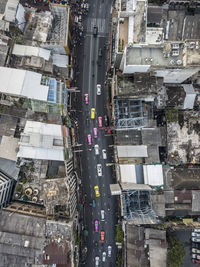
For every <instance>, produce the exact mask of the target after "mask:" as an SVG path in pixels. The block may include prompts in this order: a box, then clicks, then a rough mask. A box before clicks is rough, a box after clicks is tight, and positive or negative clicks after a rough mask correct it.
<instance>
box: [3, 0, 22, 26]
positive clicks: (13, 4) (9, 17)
mask: <svg viewBox="0 0 200 267" xmlns="http://www.w3.org/2000/svg"><path fill="white" fill-rule="evenodd" d="M18 4H19V0H8V2H7V4H6V9H5V17H4V20H6V21H9V22H13V23H14V22H15V16H16V11H17V6H18Z"/></svg>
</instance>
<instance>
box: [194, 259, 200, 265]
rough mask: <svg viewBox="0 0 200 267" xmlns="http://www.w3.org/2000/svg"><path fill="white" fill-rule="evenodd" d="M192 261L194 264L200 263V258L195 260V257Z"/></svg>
mask: <svg viewBox="0 0 200 267" xmlns="http://www.w3.org/2000/svg"><path fill="white" fill-rule="evenodd" d="M192 263H194V264H196V263H197V264H200V260H195V259H192Z"/></svg>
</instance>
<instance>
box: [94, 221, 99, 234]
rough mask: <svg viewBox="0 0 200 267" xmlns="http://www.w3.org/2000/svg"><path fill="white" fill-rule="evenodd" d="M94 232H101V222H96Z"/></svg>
mask: <svg viewBox="0 0 200 267" xmlns="http://www.w3.org/2000/svg"><path fill="white" fill-rule="evenodd" d="M94 231H95V232H99V221H98V220H95V221H94Z"/></svg>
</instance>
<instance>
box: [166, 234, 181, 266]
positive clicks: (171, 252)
mask: <svg viewBox="0 0 200 267" xmlns="http://www.w3.org/2000/svg"><path fill="white" fill-rule="evenodd" d="M167 242H168V253H167V264H168V266H169V267H180V266H182V265H183V258H184V256H185V249H184V246H183V244H182V242H181V241H180V240H178V239H177V238H176V236H175V235H174V234H172V233H168V234H167Z"/></svg>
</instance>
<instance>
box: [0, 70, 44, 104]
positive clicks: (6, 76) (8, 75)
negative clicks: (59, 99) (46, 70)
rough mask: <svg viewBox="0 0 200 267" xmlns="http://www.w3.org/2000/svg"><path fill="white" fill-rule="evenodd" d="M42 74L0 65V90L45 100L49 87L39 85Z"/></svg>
mask: <svg viewBox="0 0 200 267" xmlns="http://www.w3.org/2000/svg"><path fill="white" fill-rule="evenodd" d="M41 77H42V74H39V73H36V72H33V71H26V70H20V69H13V68H6V67H0V80H1V83H0V92H2V93H6V94H12V95H21V96H26V97H28V98H32V99H37V100H43V101H47V96H48V90H49V87H48V86H45V85H41V84H40V83H41Z"/></svg>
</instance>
